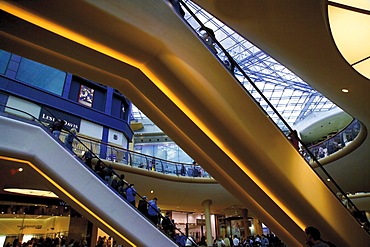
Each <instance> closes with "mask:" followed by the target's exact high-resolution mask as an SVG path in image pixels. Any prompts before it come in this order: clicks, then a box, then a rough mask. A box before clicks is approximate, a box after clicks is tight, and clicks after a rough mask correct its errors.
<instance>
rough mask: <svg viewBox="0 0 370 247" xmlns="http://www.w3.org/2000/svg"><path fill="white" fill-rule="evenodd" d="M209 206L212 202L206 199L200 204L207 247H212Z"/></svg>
mask: <svg viewBox="0 0 370 247" xmlns="http://www.w3.org/2000/svg"><path fill="white" fill-rule="evenodd" d="M211 204H212V200H210V199H207V200H204V201H203V202H202V206H203V207H204V217H205V221H206V234H207V236H206V238H207V246H213V242H212V227H211V213H210V212H211V210H210V208H211Z"/></svg>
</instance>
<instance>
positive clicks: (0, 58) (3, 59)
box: [0, 50, 11, 74]
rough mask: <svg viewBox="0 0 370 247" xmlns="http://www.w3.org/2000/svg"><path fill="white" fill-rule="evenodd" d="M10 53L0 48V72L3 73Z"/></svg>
mask: <svg viewBox="0 0 370 247" xmlns="http://www.w3.org/2000/svg"><path fill="white" fill-rule="evenodd" d="M10 55H11V54H10V53H9V52H6V51H3V50H0V74H5V71H6V68H7V66H8V64H9V60H10Z"/></svg>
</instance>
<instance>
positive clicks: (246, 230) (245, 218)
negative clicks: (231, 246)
mask: <svg viewBox="0 0 370 247" xmlns="http://www.w3.org/2000/svg"><path fill="white" fill-rule="evenodd" d="M242 216H243V223H244V236H245V237H249V236H250V235H251V233H250V230H249V220H248V209H246V208H243V209H242Z"/></svg>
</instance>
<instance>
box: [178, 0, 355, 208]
mask: <svg viewBox="0 0 370 247" xmlns="http://www.w3.org/2000/svg"><path fill="white" fill-rule="evenodd" d="M179 2H180V3H181V5H182V6H183V7H184V8H185V9H186V10H187V11H188V13H190V15H191V16H192V17H193V18H194V19H195V20H196V21H197V23H198V24H199V25H200V26H201V28H203V29H204V30H205V31H206V32H207V33H208V35H210V36H211V37H212V34H211V33H209V32H208V30H207V28H206V26H205V25H204V24H203V23H202V22H201V21H200V20H199V18H197V17H196V15H195V14H194V13H193V12H192V11H191V10H190V8H189V7H188V6H187V5H186V4H185V3H184V1H183V0H179ZM186 24H187V25H188V26H189V27H190V28H191V29H192V30H193V28H192V27H191V26H190V24H189V23H187V22H186ZM195 33H196V32H195ZM197 36H198V37H199V35H197ZM199 38H200V37H199ZM200 39H201V38H200ZM214 42H215V43H216V44H217V46H218V47H219V48H220V49H221V50H222V51H223V53H224V54H225V55H226V56H227V58H228V59H229V61H230V62H231V63H233V64H234V66H235V67H236V68H237V69H238V70H239V71H240V72H241V73H242V75H243V76H244V77H245V78H246V79H247V80H248V82H249V83H250V84H251V85H252V86H253V88H254V89H255V90H256V92H257V93H258V94H259V95H260V96H261V97H262V99H263V100H264V101H265V102H266V103H267V104H268V106H269V107H270V108H271V109H272V110H273V111H274V113H275V114H276V115H277V116H278V118H279V119H280V120H281V121H282V122H283V124H284V125H285V126H286V127H287V129H288V130H289V131H290V133H291V134H293V135H294V137H295V138H296V139H297V140H298V142H299V143H300V144H301V146H302V147H303V148H304V149H305V150H306V152H307V153H308V154H309V155H310V156H311V157H312V159H313V161H314V162H315V163H316V164H317V165H318V167H320V169H321V170H322V171H323V172H324V174H325V175H326V176H327V178H328V179H330V181H331V182H332V184H333V185H334V186H335V187H336V188H337V189H338V190H339V192H340V193H342V195H343V197H345V199H346V200H347V201H348V202H349V204H351V206H352V207H353V209H355V211H359V209H358V208H357V207H356V205H355V204H354V203H353V202H352V201H351V200H350V199H349V198H348V196H347V195H346V193H345V192H344V191H343V189H342V188H341V187H340V186H339V185H338V183H337V182H336V181H335V180H334V179H333V177H332V176H331V175H330V174H329V173H328V172H327V171H326V169H325V168H324V167H323V165H322V164H321V163H320V162H319V161H318V159H317V158H316V157H315V155H314V154H313V153H312V152H311V151H310V150H309V148H308V147H307V145H306V144H305V143H304V142H303V141H302V140H301V138H300V137H299V136H298V134H297V133H295V131H294V130H293V128H292V127H290V125H289V124H288V123H287V122H286V121H285V119H284V118H283V117H282V116H281V115H280V113H279V112H278V111H277V110H276V108H275V107H274V106H273V105H272V103H271V102H270V101H269V100H268V99H267V97H266V96H265V95H264V94H263V93H262V91H261V90H260V89H259V88H258V87H257V86H256V85H255V83H254V82H253V80H252V79H251V78H250V77H249V76H248V75H247V74H246V73H245V71H244V70H243V69H242V68H241V67H240V66H239V64H238V63H237V62H236V61H235V60H234V59H233V58H232V56H231V55H230V54H229V53H228V52H227V51H226V49H225V48H224V47H223V46H222V45H221V44H220V42H219V41H218V40H217V39H214ZM214 56H215V57H216V58H217V59H218V60H219V61H220V63H222V61H221V60H220V59H219V57H218V56H217V55H216V54H214ZM234 78H235V79H236V80H237V81H238V82H239V84H241V85H242V83H241V82H240V81H239V80H238V79H237V78H236V77H235V76H234ZM243 89H244V90H245V92H246V93H247V94H248V95H250V96H251V98H252V99H254V97H253V96H252V95H251V94H250V93H249V91H248V90H247V89H246V88H245V87H244V86H243ZM254 100H255V99H254ZM255 102H256V103H257V101H256V100H255ZM257 105H258V106H260V105H259V104H258V103H257ZM260 108H261V110H262V111H263V112H264V113H266V115H267V116H268V114H267V112H266V111H265V110H264V109H262V107H260ZM270 121H271V122H272V123H273V124H275V125H277V124H276V123H275V122H274V121H272V118H271V117H270ZM277 127H278V126H277ZM278 128H279V127H278ZM279 129H280V128H279ZM281 131H282V130H281ZM306 162H307V161H306ZM307 164H308V165H310V164H309V163H308V162H307ZM310 167H311V166H310ZM312 169H313V168H312ZM313 170H314V169H313ZM314 172H315V173H316V174H317V175H318V173H317V172H316V171H315V170H314ZM318 176H319V175H318ZM319 177H320V176H319ZM325 185H326V186H327V187H328V188H329V186H328V185H327V184H326V183H325ZM329 190H331V189H330V188H329ZM331 191H332V190H331ZM332 192H333V193H334V191H332ZM337 199H338V201H339V202H341V200H340V198H339V197H337ZM341 204H342V205H343V203H341ZM343 206H344V205H343ZM346 209H347V210H348V211H349V209H348V208H346Z"/></svg>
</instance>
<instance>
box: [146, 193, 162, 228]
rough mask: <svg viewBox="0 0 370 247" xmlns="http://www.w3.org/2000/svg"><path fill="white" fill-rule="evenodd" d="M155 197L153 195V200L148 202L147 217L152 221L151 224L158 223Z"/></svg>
mask: <svg viewBox="0 0 370 247" xmlns="http://www.w3.org/2000/svg"><path fill="white" fill-rule="evenodd" d="M157 200H158V199H157V198H156V197H154V198H153V200H150V201H149V202H148V217H149V219H150V221H151V222H153V224H154V225H155V226H157V225H158V212H159V210H158V206H157Z"/></svg>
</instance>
